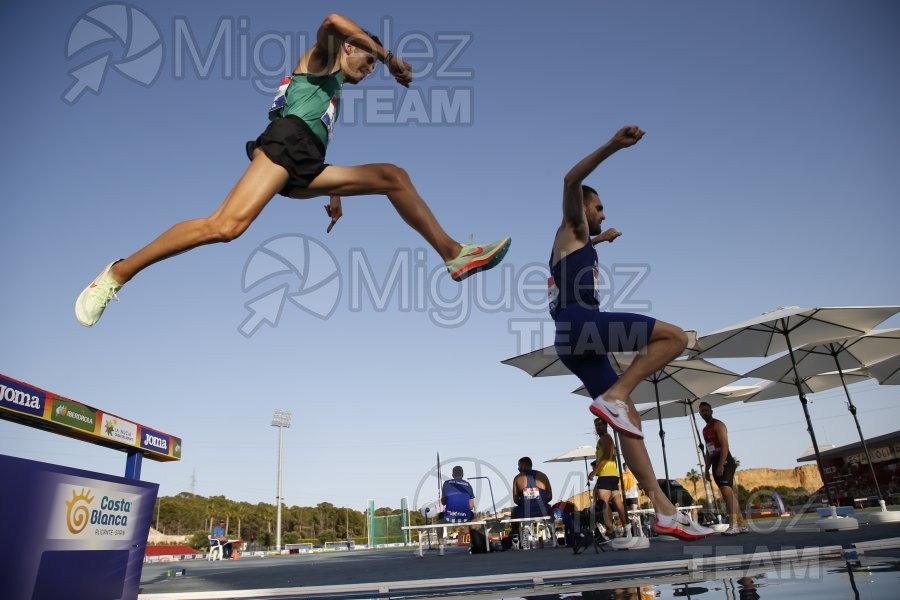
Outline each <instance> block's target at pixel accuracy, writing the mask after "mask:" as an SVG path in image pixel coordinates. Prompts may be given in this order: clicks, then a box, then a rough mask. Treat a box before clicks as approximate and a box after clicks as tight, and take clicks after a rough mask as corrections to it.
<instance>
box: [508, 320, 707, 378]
mask: <svg viewBox="0 0 900 600" xmlns="http://www.w3.org/2000/svg"><path fill="white" fill-rule="evenodd" d="M685 333H687V336H688V344H687V347H686V348H685V353H686V354H687V353H691V352H695V351H696V348H695V346H696V344H697V332H696V331H686V332H685ZM635 354H636V353H634V352H612V353H610V354H608V355H607V356H608V357H609V359H610V362H612V366H613V369H615V370H616V372H618V373H621V372H622V370H624V368H625V366H627V365H629V364H631V361H632V360H634V355H635ZM500 362H501V363H503V364H504V365H510V366H512V367H516V368H518V369H522V370H523V371H525V372H526V373H528V374H529V375H531V376H532V377H554V376H557V375H572V371H570V370H569V369H568V368H567V367H566V366H565V365H564V364H562V361H560V360H559V355H557V354H556V348H555V347H553V346H552V345H551V346H545V347H543V348H538V349H537V350H532V351H531V352H526V353H525V354H520V355H518V356H513V357H512V358H507V359H506V360H502V361H500Z"/></svg>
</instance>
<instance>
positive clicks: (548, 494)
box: [511, 456, 553, 535]
mask: <svg viewBox="0 0 900 600" xmlns="http://www.w3.org/2000/svg"><path fill="white" fill-rule="evenodd" d="M512 498H513V503H514V504H515V506H514V507H513V509H512V518H513V519H524V518H527V517H541V516H549V515H550V512H551V510H550V500H552V499H553V488H551V487H550V480H549V479H547V476H546V475H544V474H543V473H542V472H540V471H535V470H534V469H533V468H532V463H531V459H530V458H529V457H527V456H523V457H522V458H520V459H519V474H518V475H516V476H515V477H513V484H512ZM511 529H512V533H513V535H517V534H518V533H519V524H518V523H512V526H511Z"/></svg>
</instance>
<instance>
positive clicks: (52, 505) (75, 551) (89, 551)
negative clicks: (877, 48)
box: [0, 455, 159, 600]
mask: <svg viewBox="0 0 900 600" xmlns="http://www.w3.org/2000/svg"><path fill="white" fill-rule="evenodd" d="M0 473H2V474H3V493H2V494H0V522H2V523H3V536H4V538H5V539H6V540H7V543H4V544H0V582H2V583H0V587H2V588H3V589H4V591H3V594H2V596H3V598H4V600H19V599H22V600H26V599H27V600H51V599H52V600H58V599H60V598H85V599H87V598H122V599H133V598H137V594H138V585H139V583H140V576H141V566H142V561H143V558H144V551H145V548H146V545H147V534H148V532H149V530H150V520H151V517H152V515H153V506H154V504H155V502H156V494H157V491H158V488H159V486H158V485H157V484H155V483H150V482H145V481H137V480H134V479H125V478H122V477H116V476H113V475H107V474H104V473H95V472H91V471H83V470H80V469H72V468H69V467H61V466H58V465H52V464H47V463H41V462H36V461H31V460H26V459H22V458H14V457H11V456H5V455H0Z"/></svg>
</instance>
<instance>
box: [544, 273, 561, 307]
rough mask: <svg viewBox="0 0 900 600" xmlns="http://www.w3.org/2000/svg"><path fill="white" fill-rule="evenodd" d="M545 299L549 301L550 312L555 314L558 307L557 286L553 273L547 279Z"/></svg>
mask: <svg viewBox="0 0 900 600" xmlns="http://www.w3.org/2000/svg"><path fill="white" fill-rule="evenodd" d="M547 301H548V302H549V303H550V314H551V315H555V314H556V310H557V309H558V308H559V286H558V285H556V280H554V279H553V275H551V276H550V278H549V279H547Z"/></svg>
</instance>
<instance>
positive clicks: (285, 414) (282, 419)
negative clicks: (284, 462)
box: [272, 409, 291, 554]
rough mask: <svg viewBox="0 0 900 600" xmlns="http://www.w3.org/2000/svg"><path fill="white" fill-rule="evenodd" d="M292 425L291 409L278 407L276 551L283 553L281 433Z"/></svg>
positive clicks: (274, 422)
mask: <svg viewBox="0 0 900 600" xmlns="http://www.w3.org/2000/svg"><path fill="white" fill-rule="evenodd" d="M290 426H291V411H289V410H280V409H276V410H275V414H273V415H272V427H277V428H278V495H277V496H275V501H276V504H277V508H276V513H275V514H276V517H275V551H276V552H278V553H279V554H281V434H282V432H283V431H284V428H285V427H290Z"/></svg>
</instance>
